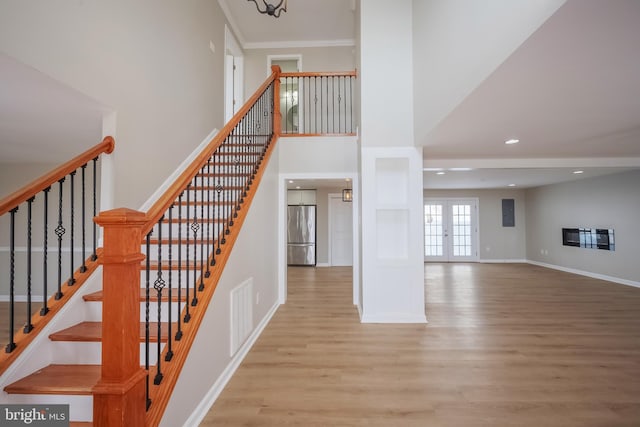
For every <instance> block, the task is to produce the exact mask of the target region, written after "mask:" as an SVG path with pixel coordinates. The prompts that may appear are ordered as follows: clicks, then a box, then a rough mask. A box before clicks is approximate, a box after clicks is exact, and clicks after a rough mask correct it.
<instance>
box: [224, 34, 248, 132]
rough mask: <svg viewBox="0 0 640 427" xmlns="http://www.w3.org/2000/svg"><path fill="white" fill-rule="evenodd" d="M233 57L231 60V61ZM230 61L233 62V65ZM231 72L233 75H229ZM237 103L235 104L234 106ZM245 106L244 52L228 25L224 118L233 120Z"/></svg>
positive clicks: (225, 54) (225, 48) (225, 56)
mask: <svg viewBox="0 0 640 427" xmlns="http://www.w3.org/2000/svg"><path fill="white" fill-rule="evenodd" d="M230 57H231V59H230ZM229 61H233V62H232V63H231V64H230V63H229ZM229 70H231V74H230V73H229ZM234 101H235V104H234ZM242 104H244V52H243V51H242V48H241V47H240V44H239V43H238V40H236V38H235V36H234V35H233V33H232V32H231V30H230V29H229V27H228V26H227V25H225V26H224V118H225V123H226V122H228V121H229V120H231V118H232V117H233V115H234V114H235V111H237V110H239V109H240V108H241V107H242Z"/></svg>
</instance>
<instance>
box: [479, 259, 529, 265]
mask: <svg viewBox="0 0 640 427" xmlns="http://www.w3.org/2000/svg"><path fill="white" fill-rule="evenodd" d="M478 262H479V263H483V264H526V263H527V262H528V261H527V260H526V259H481V260H480V261H478Z"/></svg>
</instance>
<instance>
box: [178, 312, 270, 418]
mask: <svg viewBox="0 0 640 427" xmlns="http://www.w3.org/2000/svg"><path fill="white" fill-rule="evenodd" d="M279 306H280V305H279V304H278V303H275V304H274V305H273V307H271V309H270V310H269V311H268V312H267V314H266V315H265V316H264V318H263V319H262V320H261V321H260V324H258V326H257V327H256V328H255V329H254V331H253V333H252V334H251V335H250V336H249V338H248V339H247V340H246V341H245V343H244V344H243V345H242V346H241V347H240V349H239V350H238V352H237V353H236V355H235V356H234V357H233V358H232V359H231V360H230V361H229V363H228V364H227V367H226V368H225V369H224V371H222V373H221V374H220V376H219V377H218V379H217V380H216V382H215V383H214V384H213V386H212V387H211V388H210V389H209V391H208V392H207V394H205V396H204V398H203V399H202V400H201V401H200V403H199V404H198V406H196V408H195V409H194V410H193V412H192V413H191V416H190V417H189V418H188V419H187V421H185V423H184V427H190V426H197V425H199V424H200V422H201V421H202V420H203V419H204V417H205V416H206V415H207V413H208V412H209V409H211V406H213V404H214V403H215V401H216V399H217V398H218V396H220V393H222V390H223V389H224V387H225V386H226V385H227V383H228V382H229V380H230V379H231V377H232V376H233V374H234V373H235V372H236V370H237V369H238V366H240V363H242V361H243V360H244V358H245V356H246V355H247V354H248V353H249V350H251V347H253V344H254V343H255V342H256V341H257V340H258V337H260V334H262V331H263V330H264V328H265V327H266V326H267V325H268V324H269V321H271V318H272V317H273V315H274V314H275V313H276V311H277V310H278V307H279Z"/></svg>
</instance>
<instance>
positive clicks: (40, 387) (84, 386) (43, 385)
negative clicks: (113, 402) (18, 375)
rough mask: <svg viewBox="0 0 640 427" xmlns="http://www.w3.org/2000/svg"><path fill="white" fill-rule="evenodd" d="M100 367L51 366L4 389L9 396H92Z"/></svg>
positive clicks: (98, 377)
mask: <svg viewBox="0 0 640 427" xmlns="http://www.w3.org/2000/svg"><path fill="white" fill-rule="evenodd" d="M100 368H101V367H100V365H49V366H46V367H44V368H42V369H39V370H37V371H36V372H34V373H32V374H31V375H28V376H26V377H24V378H22V379H20V380H18V381H16V382H14V383H13V384H9V385H8V386H6V387H5V388H4V391H6V392H7V393H9V394H63V395H91V389H92V388H93V386H94V385H95V384H96V383H97V382H98V380H99V379H100Z"/></svg>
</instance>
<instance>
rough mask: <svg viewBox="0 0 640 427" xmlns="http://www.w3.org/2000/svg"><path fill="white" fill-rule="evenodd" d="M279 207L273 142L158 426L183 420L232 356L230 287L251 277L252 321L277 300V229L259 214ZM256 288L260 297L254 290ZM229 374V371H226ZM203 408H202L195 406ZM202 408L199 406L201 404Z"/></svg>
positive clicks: (260, 318) (169, 426)
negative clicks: (269, 155) (223, 268)
mask: <svg viewBox="0 0 640 427" xmlns="http://www.w3.org/2000/svg"><path fill="white" fill-rule="evenodd" d="M277 210H278V147H277V146H276V148H275V151H274V153H273V154H272V155H271V160H270V161H269V165H268V166H267V169H266V170H265V174H264V176H263V178H262V181H261V183H260V186H259V190H258V192H257V194H256V195H255V197H254V199H253V203H252V205H251V209H250V210H249V214H248V216H247V218H246V220H245V222H244V224H243V226H242V230H241V232H240V234H239V236H238V240H237V241H236V243H235V246H234V248H233V252H232V253H231V256H230V258H229V260H228V262H227V265H226V267H225V270H224V273H223V274H222V277H221V279H220V282H219V284H218V287H217V289H216V292H215V294H214V296H213V299H212V301H211V304H210V305H209V308H208V309H207V314H206V315H205V318H204V320H203V323H202V324H201V326H200V330H199V332H198V335H197V337H196V340H195V342H194V343H193V347H192V348H191V351H190V352H189V356H188V358H187V361H186V364H185V366H184V368H183V369H182V372H181V374H180V378H179V379H178V382H177V384H176V387H175V389H174V391H173V394H172V396H171V400H170V401H169V405H168V406H167V409H166V411H165V414H164V417H163V419H162V423H161V424H160V425H161V426H167V427H175V426H181V425H184V423H185V421H187V419H189V417H190V416H191V415H192V413H193V412H194V410H195V409H196V407H197V406H198V404H200V403H201V402H200V400H199V399H201V398H202V397H203V396H207V395H209V396H211V391H212V389H213V388H214V385H215V386H217V387H218V388H220V390H217V391H221V387H224V383H223V384H220V383H218V384H216V381H218V380H219V379H220V377H221V375H222V374H223V373H225V372H224V371H225V369H227V368H228V366H229V365H230V364H231V363H233V362H234V360H233V359H232V358H231V357H230V356H229V351H230V296H229V295H230V291H231V290H232V289H233V288H235V287H236V286H238V285H239V284H241V283H243V282H244V281H245V280H247V279H249V278H252V279H253V286H254V301H255V302H256V304H255V306H254V308H255V311H254V313H253V320H254V327H255V326H257V325H258V324H259V323H260V322H261V321H263V320H264V319H265V316H267V315H269V314H270V311H272V310H273V309H274V307H275V306H276V304H277V300H278V250H277V245H278V229H277V227H265V226H264V224H265V223H264V218H267V217H269V218H273V217H274V212H276V211H277ZM257 293H259V294H260V295H259V300H256V299H255V298H256V294H257ZM227 374H228V372H227ZM199 409H202V408H199ZM206 409H207V408H204V410H206Z"/></svg>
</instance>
